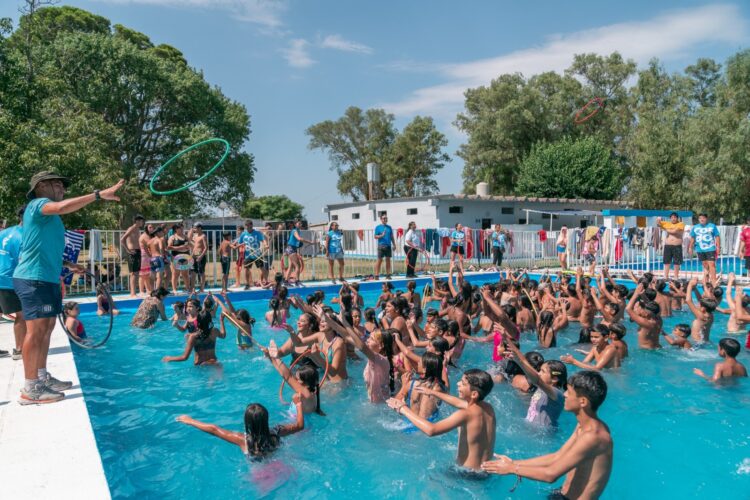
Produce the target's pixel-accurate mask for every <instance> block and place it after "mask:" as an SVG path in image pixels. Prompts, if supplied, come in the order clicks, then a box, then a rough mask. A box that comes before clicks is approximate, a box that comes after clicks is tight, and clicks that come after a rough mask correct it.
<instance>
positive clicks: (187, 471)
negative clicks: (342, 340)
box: [75, 274, 750, 499]
mask: <svg viewBox="0 0 750 500" xmlns="http://www.w3.org/2000/svg"><path fill="white" fill-rule="evenodd" d="M487 276H488V277H485V276H480V277H477V278H473V281H475V282H479V283H481V282H483V281H489V280H495V279H496V277H497V275H496V274H495V275H487ZM308 290H309V289H308ZM327 296H328V298H330V297H332V296H333V293H330V292H327ZM364 296H365V299H366V302H367V304H372V303H374V301H375V298H376V297H377V292H375V291H368V292H365V293H364ZM266 302H267V301H266V300H254V301H244V302H243V301H238V304H236V305H239V306H243V307H246V308H248V309H249V310H250V312H251V314H253V316H255V317H257V318H262V317H263V313H264V312H265V310H266ZM131 314H132V312H131V313H127V312H125V313H123V316H121V317H120V318H118V325H127V324H128V323H129V319H130V315H131ZM295 316H296V315H295ZM82 319H83V321H84V322H85V323H86V325H87V327H88V328H94V327H95V323H96V322H97V321H101V319H100V318H96V317H95V316H90V315H85V317H83V318H82ZM690 319H692V318H688V316H687V315H686V314H681V315H679V316H677V317H674V318H671V319H669V320H668V321H667V324H668V325H673V324H676V323H678V322H689V320H690ZM263 323H264V322H263V320H262V319H259V320H258V323H257V324H256V328H255V332H254V333H255V335H256V336H257V338H258V339H259V340H260V341H261V342H263V343H267V342H268V340H269V339H271V338H274V339H276V340H277V341H279V342H281V341H283V340H285V339H286V335H287V334H286V333H285V332H283V331H281V332H279V331H274V330H271V329H269V328H267V327H266V326H265V325H264V324H263ZM717 324H720V325H721V326H723V325H724V324H725V321H721V320H719V321H717ZM89 325H91V326H89ZM719 330H720V329H719V327H718V326H716V327H715V328H714V331H713V334H712V338H713V339H714V342H715V341H716V340H718V338H720V334H719ZM230 336H231V334H230V335H229V336H228V338H227V339H225V340H223V341H222V340H219V341H218V344H217V355H218V357H219V359H220V361H221V362H222V366H221V367H195V366H193V365H192V362H191V361H187V362H185V363H162V362H161V358H162V357H163V356H164V355H167V354H179V353H181V352H182V348H183V345H184V341H183V335H182V334H181V333H179V332H178V331H176V330H175V329H173V328H172V327H171V326H170V325H168V324H166V323H164V324H160V325H159V326H158V327H157V328H155V329H153V330H150V331H140V330H135V329H131V328H130V327H128V326H119V327H118V329H117V331H116V332H115V333H113V335H112V338H111V339H110V341H109V343H108V344H107V346H106V347H105V348H104V349H98V350H96V351H86V352H83V351H80V350H78V349H75V358H76V364H77V367H78V371H79V375H80V379H81V385H82V388H83V392H84V395H85V397H86V403H87V407H88V411H89V414H90V417H91V421H92V424H93V428H94V433H95V436H96V440H97V445H98V447H99V451H100V453H101V456H102V462H103V464H104V469H105V472H106V475H107V480H108V483H109V486H110V490H111V492H112V496H113V497H115V498H123V497H133V496H139V497H142V498H151V497H167V498H203V497H208V498H229V497H240V498H257V497H260V496H262V495H263V494H264V493H266V494H268V495H269V496H282V495H283V496H284V497H289V498H352V497H357V496H360V497H364V495H367V497H386V498H426V497H431V498H432V497H434V498H455V497H458V496H459V495H460V496H461V497H465V498H472V497H473V498H506V497H513V498H540V497H542V496H543V495H545V494H546V493H547V492H548V491H549V490H550V489H552V487H553V485H547V484H541V483H535V482H533V481H527V480H524V481H523V482H522V483H521V485H520V486H519V488H518V489H517V490H516V491H515V492H514V493H512V494H511V493H509V492H508V490H509V489H510V488H511V487H512V486H513V483H514V482H515V481H514V480H515V478H514V477H505V478H500V477H493V478H491V479H489V480H487V481H483V482H475V481H469V480H466V479H463V478H459V477H456V476H455V475H453V474H452V473H451V472H450V470H449V469H450V466H451V465H452V464H453V461H454V458H455V454H456V434H455V433H449V434H446V435H444V436H441V437H436V438H427V437H426V436H424V435H422V434H421V433H416V434H404V433H402V432H401V431H400V430H399V428H400V427H401V426H402V425H403V424H402V421H401V420H400V417H398V416H397V415H396V414H395V413H394V412H393V411H392V410H390V409H388V408H387V407H386V406H385V405H378V406H376V405H372V404H370V403H368V402H367V397H366V393H365V389H364V386H363V381H362V369H363V368H364V364H365V362H364V360H363V361H360V362H350V364H349V374H350V376H351V380H350V381H348V382H347V383H346V384H343V385H340V386H334V385H327V386H326V387H325V388H324V389H323V394H322V398H321V405H322V408H323V410H324V411H325V412H326V413H327V416H325V417H322V416H318V415H312V416H309V417H308V418H307V421H306V429H305V430H304V431H303V432H302V433H299V434H296V435H293V436H290V437H287V438H285V439H284V444H283V446H282V447H281V448H280V450H279V451H277V452H276V453H275V454H274V455H273V458H272V461H271V462H270V463H263V464H256V463H250V462H248V461H247V460H246V459H245V458H244V456H243V455H242V453H241V452H240V450H239V449H238V448H237V447H236V446H233V445H230V444H228V443H225V442H223V441H221V440H219V439H217V438H215V437H213V436H210V435H208V434H205V433H202V432H200V431H198V430H197V429H194V428H192V427H188V426H185V425H183V424H180V423H177V422H175V417H177V416H178V415H181V414H185V413H187V414H189V415H191V416H193V417H194V418H197V419H199V420H204V421H209V422H212V423H216V424H218V425H220V426H223V427H226V428H229V429H232V430H237V431H240V430H241V429H242V415H243V412H244V409H245V406H246V405H247V404H248V403H250V402H261V403H263V404H264V405H265V406H266V407H267V408H268V409H269V412H270V414H271V424H272V425H273V424H274V423H278V422H281V421H282V420H284V419H285V418H286V417H285V416H284V413H285V410H286V407H285V406H284V405H282V404H281V403H280V402H279V399H278V387H279V383H280V377H279V375H278V374H277V373H276V371H275V370H274V369H273V368H272V367H271V365H270V363H269V362H268V361H267V360H266V359H264V358H263V357H262V356H261V354H260V353H259V352H257V351H246V352H242V351H239V350H238V349H237V348H236V346H235V343H234V339H233V338H229V337H230ZM577 338H578V332H577V329H576V328H568V329H567V330H566V331H564V332H562V333H561V335H560V336H559V340H558V343H559V344H560V345H561V346H562V347H557V348H553V349H549V350H546V351H541V352H543V353H544V355H545V357H546V358H550V357H555V358H556V357H559V356H560V355H561V354H565V353H568V352H573V353H574V351H573V348H572V347H571V346H570V344H572V343H573V342H575V341H576V340H577ZM625 340H627V341H628V342H629V344H630V346H631V349H630V351H631V357H630V358H629V359H628V360H627V361H626V362H625V364H624V366H623V368H622V369H620V370H619V371H617V372H610V373H607V374H606V375H605V377H606V380H607V382H608V385H609V394H608V397H607V400H606V401H605V403H604V404H603V406H602V408H601V410H600V415H601V417H602V418H603V419H604V420H605V421H606V422H607V423H608V424H609V426H610V428H611V431H612V435H613V437H614V441H615V462H614V470H613V473H612V478H611V480H610V483H609V485H608V487H607V490H606V491H605V495H604V497H605V498H617V499H620V498H644V497H647V498H648V497H649V496H656V495H657V494H658V495H659V496H662V497H668V498H714V499H723V498H727V499H731V498H747V494H748V492H750V411H749V410H748V408H750V382H748V381H747V380H745V381H743V382H742V383H738V384H734V385H728V386H724V387H721V388H715V387H712V386H711V385H710V384H708V383H705V382H704V381H703V380H701V379H699V378H698V377H696V376H695V375H693V374H692V369H693V368H694V367H700V368H702V369H703V370H704V371H707V372H708V371H709V370H710V369H711V367H712V366H713V362H714V361H715V360H716V358H717V355H716V349H715V347H714V346H713V345H711V346H710V347H706V348H704V349H702V350H698V351H695V352H678V351H676V350H672V349H669V348H665V349H663V350H661V351H659V352H641V351H638V349H637V347H636V342H635V329H634V328H633V327H632V324H628V335H627V336H626V337H625ZM534 345H535V341H534V338H533V337H532V336H531V334H527V335H526V336H525V337H524V338H523V341H522V349H523V350H524V351H526V350H530V349H532V348H533V346H534ZM489 349H490V348H489V345H488V344H474V343H469V344H468V345H467V347H466V349H465V351H464V355H463V357H462V358H461V360H460V362H459V367H460V368H461V369H466V368H471V367H479V368H487V367H489V366H490V365H491V360H490V351H489ZM748 358H750V356H748V354H747V353H746V352H744V351H743V353H742V354H741V355H740V359H741V360H742V361H743V362H745V363H746V364H748V363H750V359H748ZM459 377H460V371H456V370H453V371H452V372H451V384H452V392H453V393H455V383H456V381H457V380H458V378H459ZM289 397H290V395H289V394H288V393H287V399H288V398H289ZM488 401H490V402H491V403H492V404H493V406H494V407H495V410H496V413H497V423H498V427H497V443H496V451H497V452H498V453H503V454H507V455H510V456H511V457H529V456H534V455H537V454H542V453H549V452H551V451H554V450H556V449H557V448H558V447H559V446H560V445H561V444H562V443H563V442H564V441H565V439H566V438H567V437H568V436H569V434H570V432H571V431H572V429H573V427H574V425H575V419H574V418H573V417H572V416H571V415H570V414H564V415H563V416H562V417H561V421H560V430H559V431H558V432H557V433H553V434H548V433H543V432H540V431H538V430H536V429H532V428H530V427H529V426H528V425H527V424H526V423H525V421H524V416H525V415H526V409H527V407H528V399H527V398H524V397H521V396H518V395H517V394H516V393H515V392H514V391H513V390H512V389H511V388H509V387H508V386H503V385H496V386H495V389H494V390H493V392H492V393H491V394H490V395H489V396H488ZM445 411H446V409H445V408H444V409H443V412H445ZM443 414H444V415H445V413H443ZM279 463H283V464H286V465H284V466H279V465H278V464H279ZM279 470H281V477H284V478H286V480H284V481H278V483H279V484H271V485H265V486H264V489H263V491H261V490H260V489H259V488H258V487H257V486H256V483H254V482H253V480H252V477H253V476H254V475H258V474H260V475H262V474H263V473H264V472H268V473H269V474H271V473H277V472H279ZM271 483H273V481H271ZM558 484H560V483H558ZM649 494H650V495H649Z"/></svg>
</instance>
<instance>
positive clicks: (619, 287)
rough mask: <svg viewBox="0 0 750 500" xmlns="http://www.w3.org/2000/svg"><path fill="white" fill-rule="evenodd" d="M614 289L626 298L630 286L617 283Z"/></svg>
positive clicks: (621, 296)
mask: <svg viewBox="0 0 750 500" xmlns="http://www.w3.org/2000/svg"><path fill="white" fill-rule="evenodd" d="M614 291H616V292H617V294H618V295H619V296H620V298H625V297H627V296H628V292H629V290H628V287H626V286H625V285H615V287H614Z"/></svg>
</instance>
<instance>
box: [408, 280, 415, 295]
mask: <svg viewBox="0 0 750 500" xmlns="http://www.w3.org/2000/svg"><path fill="white" fill-rule="evenodd" d="M406 289H407V290H409V291H410V292H413V291H414V290H416V289H417V282H416V281H414V280H409V281H407V282H406Z"/></svg>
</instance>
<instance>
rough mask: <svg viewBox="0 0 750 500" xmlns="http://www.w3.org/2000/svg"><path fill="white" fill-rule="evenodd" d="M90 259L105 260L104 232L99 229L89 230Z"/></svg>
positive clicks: (95, 260)
mask: <svg viewBox="0 0 750 500" xmlns="http://www.w3.org/2000/svg"><path fill="white" fill-rule="evenodd" d="M89 260H90V261H91V262H101V261H102V260H104V249H103V248H102V233H101V231H99V230H98V229H92V230H91V231H89Z"/></svg>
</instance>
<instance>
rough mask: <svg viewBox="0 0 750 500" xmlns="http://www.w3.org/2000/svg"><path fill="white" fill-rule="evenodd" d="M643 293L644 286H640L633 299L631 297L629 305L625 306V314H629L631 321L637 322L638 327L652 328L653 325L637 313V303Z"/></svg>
mask: <svg viewBox="0 0 750 500" xmlns="http://www.w3.org/2000/svg"><path fill="white" fill-rule="evenodd" d="M642 293H643V285H642V284H639V285H638V287H637V288H636V289H635V293H634V294H633V296H632V297H630V300H629V301H628V305H627V306H625V312H627V313H628V316H630V319H632V320H633V321H635V322H636V323H637V324H638V326H642V327H644V328H648V327H650V326H651V323H650V322H649V321H648V320H646V319H644V318H642V317H641V316H640V315H639V314H637V313H636V312H635V301H636V300H638V297H639V296H640V295H641V294H642Z"/></svg>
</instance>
